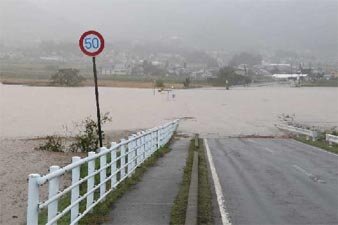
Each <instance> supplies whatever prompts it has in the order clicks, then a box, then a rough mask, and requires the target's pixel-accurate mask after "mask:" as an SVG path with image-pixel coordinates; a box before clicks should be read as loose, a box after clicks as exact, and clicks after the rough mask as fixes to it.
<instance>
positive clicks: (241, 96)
mask: <svg viewBox="0 0 338 225" xmlns="http://www.w3.org/2000/svg"><path fill="white" fill-rule="evenodd" d="M94 100H95V98H94V90H93V88H91V87H79V88H59V87H58V88H54V87H24V86H7V85H0V113H1V115H0V138H1V139H0V140H1V145H0V176H1V179H0V224H6V225H14V224H21V223H23V221H24V219H25V207H26V199H27V176H28V174H29V173H32V172H35V173H46V172H47V169H48V167H49V166H50V165H52V164H58V165H60V166H62V165H65V164H67V163H69V162H70V159H71V155H69V154H60V153H59V154H55V153H53V154H52V153H46V152H39V151H36V150H34V147H35V146H37V145H38V141H29V140H27V139H28V138H32V137H37V136H46V135H51V134H60V135H65V134H66V135H72V134H74V133H75V131H74V130H73V124H74V122H79V121H81V120H82V119H84V118H85V117H87V116H89V115H92V116H93V118H95V112H96V111H95V110H96V109H95V102H94ZM100 104H101V111H102V112H110V115H111V116H112V118H113V120H112V122H111V123H110V124H109V125H106V126H104V130H106V131H110V132H114V131H124V130H129V131H130V130H136V129H144V128H150V127H153V126H157V125H160V124H163V123H164V122H166V121H169V120H172V119H174V118H183V117H184V118H186V119H185V120H182V122H181V123H180V127H179V131H181V132H184V133H200V134H201V135H202V136H236V135H276V134H278V133H279V131H278V130H277V129H276V128H275V127H274V124H275V123H277V122H278V116H279V115H280V114H282V113H284V114H295V116H296V119H297V121H298V122H301V123H304V124H307V125H309V126H320V127H326V128H331V127H335V126H336V127H337V126H338V88H291V87H247V88H242V87H240V88H234V89H232V90H229V91H226V90H224V89H223V88H210V89H190V90H175V98H174V99H173V98H172V97H171V96H168V95H167V93H162V94H160V93H158V92H157V93H156V94H155V95H153V90H151V89H128V88H100ZM65 127H68V131H67V132H65Z"/></svg>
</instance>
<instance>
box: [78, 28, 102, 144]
mask: <svg viewBox="0 0 338 225" xmlns="http://www.w3.org/2000/svg"><path fill="white" fill-rule="evenodd" d="M79 46H80V49H81V51H82V52H83V53H84V54H85V55H87V56H91V57H92V60H93V73H94V83H95V99H96V115H97V128H98V135H99V143H100V147H102V131H101V113H100V104H99V89H98V86H97V71H96V59H95V57H96V56H98V55H99V54H100V53H101V52H102V51H103V49H104V39H103V37H102V35H101V34H100V33H99V32H97V31H95V30H90V31H87V32H84V33H83V34H82V35H81V37H80V40H79Z"/></svg>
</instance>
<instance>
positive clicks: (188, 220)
mask: <svg viewBox="0 0 338 225" xmlns="http://www.w3.org/2000/svg"><path fill="white" fill-rule="evenodd" d="M197 210H198V152H197V151H194V161H193V164H192V172H191V180H190V187H189V197H188V205H187V212H186V215H185V225H197Z"/></svg>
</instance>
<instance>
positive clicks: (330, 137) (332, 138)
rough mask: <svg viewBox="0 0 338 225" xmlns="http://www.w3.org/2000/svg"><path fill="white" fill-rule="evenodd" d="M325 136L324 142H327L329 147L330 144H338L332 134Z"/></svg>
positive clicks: (336, 138)
mask: <svg viewBox="0 0 338 225" xmlns="http://www.w3.org/2000/svg"><path fill="white" fill-rule="evenodd" d="M325 136H326V138H325V139H326V141H327V142H329V144H330V145H332V143H336V144H338V136H335V135H332V134H326V135H325Z"/></svg>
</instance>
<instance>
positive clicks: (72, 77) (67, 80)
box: [51, 68, 85, 87]
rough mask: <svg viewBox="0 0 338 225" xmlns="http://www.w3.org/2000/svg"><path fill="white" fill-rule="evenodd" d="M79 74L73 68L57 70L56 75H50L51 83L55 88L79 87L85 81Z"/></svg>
mask: <svg viewBox="0 0 338 225" xmlns="http://www.w3.org/2000/svg"><path fill="white" fill-rule="evenodd" d="M79 72H80V71H79V70H78V69H73V68H67V69H59V70H58V72H57V73H56V74H54V75H52V77H51V83H52V85H57V86H71V87H73V86H79V85H80V84H81V82H82V81H84V80H85V78H84V77H82V76H80V75H79Z"/></svg>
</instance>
